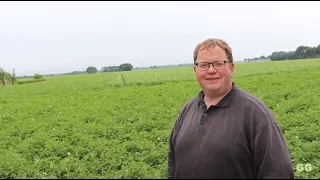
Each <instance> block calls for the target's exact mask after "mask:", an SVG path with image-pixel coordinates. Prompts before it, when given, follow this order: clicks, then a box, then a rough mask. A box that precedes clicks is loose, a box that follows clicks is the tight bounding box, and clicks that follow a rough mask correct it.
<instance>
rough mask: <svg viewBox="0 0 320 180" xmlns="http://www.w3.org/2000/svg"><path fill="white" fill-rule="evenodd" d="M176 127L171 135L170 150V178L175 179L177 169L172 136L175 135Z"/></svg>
mask: <svg viewBox="0 0 320 180" xmlns="http://www.w3.org/2000/svg"><path fill="white" fill-rule="evenodd" d="M173 132H174V129H173V130H172V131H171V135H170V138H169V150H168V179H174V173H175V170H176V167H175V153H174V148H173V144H172V137H173Z"/></svg>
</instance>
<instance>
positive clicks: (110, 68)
mask: <svg viewBox="0 0 320 180" xmlns="http://www.w3.org/2000/svg"><path fill="white" fill-rule="evenodd" d="M101 71H102V72H114V71H119V66H107V67H102V68H101Z"/></svg>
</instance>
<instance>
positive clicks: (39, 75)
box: [33, 74, 43, 79]
mask: <svg viewBox="0 0 320 180" xmlns="http://www.w3.org/2000/svg"><path fill="white" fill-rule="evenodd" d="M42 78H43V76H42V75H41V74H34V75H33V79H42Z"/></svg>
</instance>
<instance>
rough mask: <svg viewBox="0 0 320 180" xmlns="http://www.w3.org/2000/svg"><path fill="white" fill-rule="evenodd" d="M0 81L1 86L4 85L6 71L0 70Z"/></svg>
mask: <svg viewBox="0 0 320 180" xmlns="http://www.w3.org/2000/svg"><path fill="white" fill-rule="evenodd" d="M0 80H1V82H2V86H3V87H4V86H5V85H6V71H5V70H4V69H3V68H0Z"/></svg>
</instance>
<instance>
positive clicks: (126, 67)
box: [119, 63, 133, 71]
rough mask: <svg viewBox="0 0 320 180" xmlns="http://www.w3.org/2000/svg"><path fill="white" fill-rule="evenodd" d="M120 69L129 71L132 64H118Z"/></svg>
mask: <svg viewBox="0 0 320 180" xmlns="http://www.w3.org/2000/svg"><path fill="white" fill-rule="evenodd" d="M119 69H120V71H131V70H132V69H133V66H132V65H131V64H130V63H124V64H121V65H120V66H119Z"/></svg>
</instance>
